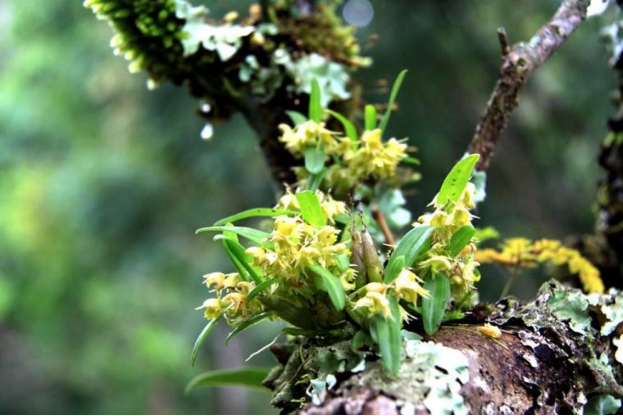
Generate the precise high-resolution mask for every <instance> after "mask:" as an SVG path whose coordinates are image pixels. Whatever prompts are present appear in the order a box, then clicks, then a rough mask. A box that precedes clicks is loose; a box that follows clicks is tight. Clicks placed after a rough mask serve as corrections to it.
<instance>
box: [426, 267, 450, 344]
mask: <svg viewBox="0 0 623 416" xmlns="http://www.w3.org/2000/svg"><path fill="white" fill-rule="evenodd" d="M424 289H426V290H428V292H429V293H430V296H429V297H428V298H422V322H423V323H424V331H426V333H427V334H428V335H433V334H434V333H435V332H437V330H438V329H439V325H441V322H442V321H443V315H444V314H445V313H446V307H447V306H448V302H449V301H450V296H451V293H450V279H448V276H446V275H445V274H443V273H437V274H436V275H435V276H434V277H431V278H429V279H427V280H426V281H425V282H424Z"/></svg>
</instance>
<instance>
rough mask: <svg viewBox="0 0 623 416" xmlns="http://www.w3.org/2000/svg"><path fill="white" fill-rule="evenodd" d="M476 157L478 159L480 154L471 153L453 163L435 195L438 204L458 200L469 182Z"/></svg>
mask: <svg viewBox="0 0 623 416" xmlns="http://www.w3.org/2000/svg"><path fill="white" fill-rule="evenodd" d="M478 159H480V155H478V154H473V155H469V156H467V157H465V158H464V159H463V160H461V161H460V162H459V163H457V164H456V165H454V167H453V168H452V170H451V171H450V173H449V174H448V176H446V179H445V180H444V181H443V184H442V185H441V190H440V191H439V194H438V195H437V204H438V205H445V204H447V203H448V202H450V201H454V202H456V201H458V200H459V198H460V197H461V194H462V193H463V191H464V190H465V187H466V186H467V183H468V182H469V178H470V177H471V176H472V172H473V171H474V167H476V163H478Z"/></svg>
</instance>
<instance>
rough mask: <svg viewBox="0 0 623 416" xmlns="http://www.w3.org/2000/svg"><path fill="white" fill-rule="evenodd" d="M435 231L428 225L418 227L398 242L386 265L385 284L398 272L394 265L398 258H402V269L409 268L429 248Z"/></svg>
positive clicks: (392, 279) (396, 275)
mask: <svg viewBox="0 0 623 416" xmlns="http://www.w3.org/2000/svg"><path fill="white" fill-rule="evenodd" d="M433 231H435V227H431V226H428V225H420V226H419V227H416V228H414V229H412V230H411V231H409V232H408V233H407V234H406V235H405V236H404V237H403V238H402V240H400V242H399V243H398V245H397V246H396V250H394V252H393V253H392V256H391V257H390V258H389V263H388V264H387V269H386V270H387V271H386V272H385V283H391V282H392V281H394V279H395V278H396V277H398V273H399V272H400V270H398V268H397V267H396V266H395V265H394V263H395V262H396V261H399V260H398V258H399V257H401V256H402V257H404V267H411V266H412V265H413V263H414V262H415V260H416V259H417V257H418V256H419V255H420V254H421V253H422V252H423V251H424V250H426V249H427V248H428V247H430V236H431V235H432V234H433Z"/></svg>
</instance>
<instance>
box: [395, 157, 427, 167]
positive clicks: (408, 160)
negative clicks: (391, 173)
mask: <svg viewBox="0 0 623 416" xmlns="http://www.w3.org/2000/svg"><path fill="white" fill-rule="evenodd" d="M400 161H401V162H403V163H407V164H409V165H413V166H420V165H421V164H422V163H421V162H420V160H419V159H416V158H414V157H409V156H407V157H403V158H402V159H401V160H400Z"/></svg>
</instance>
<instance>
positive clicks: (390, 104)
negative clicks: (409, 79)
mask: <svg viewBox="0 0 623 416" xmlns="http://www.w3.org/2000/svg"><path fill="white" fill-rule="evenodd" d="M407 72H408V71H407V70H406V69H405V70H403V71H402V72H400V74H398V76H397V77H396V81H394V86H393V87H392V92H391V94H390V95H389V102H388V103H387V110H385V115H383V120H381V124H380V126H379V128H380V129H381V131H382V132H383V133H385V129H386V128H387V125H388V124H389V118H390V117H391V116H392V108H393V107H394V103H395V102H396V97H397V96H398V92H399V91H400V87H401V86H402V82H403V81H404V79H405V75H407Z"/></svg>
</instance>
